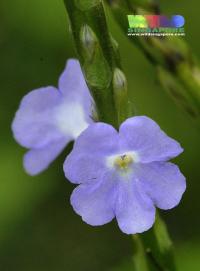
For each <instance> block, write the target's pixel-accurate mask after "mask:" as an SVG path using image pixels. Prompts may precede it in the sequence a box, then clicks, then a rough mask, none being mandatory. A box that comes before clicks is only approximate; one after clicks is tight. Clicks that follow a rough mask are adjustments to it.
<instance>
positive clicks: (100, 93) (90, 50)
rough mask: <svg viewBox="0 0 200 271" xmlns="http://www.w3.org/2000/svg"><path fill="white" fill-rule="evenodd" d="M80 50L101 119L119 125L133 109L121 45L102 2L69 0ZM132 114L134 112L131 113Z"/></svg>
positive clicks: (70, 13)
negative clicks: (109, 29) (110, 31)
mask: <svg viewBox="0 0 200 271" xmlns="http://www.w3.org/2000/svg"><path fill="white" fill-rule="evenodd" d="M64 2H65V5H66V8H67V11H68V15H69V18H70V23H71V29H72V32H73V36H74V40H75V44H76V49H77V53H78V56H79V60H80V63H81V66H82V69H83V72H84V75H85V79H86V82H87V84H88V87H89V89H90V91H91V93H92V95H93V97H94V100H95V102H96V106H97V111H98V115H99V119H100V120H101V121H104V122H107V123H111V124H112V125H114V126H115V127H118V125H119V122H122V121H123V120H125V118H127V115H128V114H129V110H128V107H127V104H128V95H127V89H126V87H123V86H122V85H120V84H125V83H123V82H122V81H123V79H120V78H119V77H120V76H122V72H121V73H120V75H117V76H116V72H115V71H119V70H121V64H120V61H119V55H118V49H117V47H118V45H117V43H116V41H115V40H114V39H113V38H112V37H111V35H110V33H109V32H108V31H107V25H106V20H105V15H104V10H103V6H102V1H100V0H91V1H89V0H88V1H79V0H72V1H67V0H65V1H64ZM114 96H115V97H116V99H114ZM130 113H131V112H130Z"/></svg>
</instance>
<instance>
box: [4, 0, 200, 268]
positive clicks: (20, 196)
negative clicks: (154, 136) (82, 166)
mask: <svg viewBox="0 0 200 271" xmlns="http://www.w3.org/2000/svg"><path fill="white" fill-rule="evenodd" d="M160 2H161V3H162V7H163V11H164V13H165V14H166V15H172V14H181V15H183V16H184V17H185V18H186V37H185V39H186V40H187V41H188V43H189V44H190V47H191V50H192V51H193V52H194V53H195V54H196V55H197V57H198V58H199V59H200V50H199V48H200V39H199V32H198V31H199V29H198V26H199V14H198V13H199V8H200V3H199V2H197V1H196V0H190V1H189V2H188V1H186V0H182V1H181V3H180V1H171V2H170V3H169V1H160ZM163 2H164V3H163ZM108 22H109V27H110V30H111V32H112V34H113V36H114V37H115V39H116V40H117V41H118V42H119V45H120V52H121V57H122V62H123V66H124V70H125V72H126V75H127V78H128V83H129V93H130V98H131V101H132V103H133V106H134V107H135V110H136V113H137V114H138V115H142V114H145V115H147V116H149V117H152V118H153V119H155V120H156V121H157V122H158V123H159V125H160V126H161V127H162V129H163V130H165V131H166V132H167V133H168V134H169V135H170V136H171V137H173V138H175V139H176V140H178V141H179V142H181V145H182V146H183V148H184V149H185V152H184V153H183V154H182V155H181V156H180V157H179V158H177V159H176V163H177V164H178V165H179V166H180V168H181V171H182V172H183V173H184V175H186V177H187V185H188V188H187V192H186V194H185V195H184V199H183V201H182V202H181V204H180V205H179V206H178V207H177V208H176V209H174V210H171V211H169V212H162V216H163V218H164V220H165V221H166V222H167V224H168V227H169V230H170V233H171V236H172V238H173V240H174V243H175V251H176V254H177V261H178V265H179V270H181V271H188V270H191V271H197V270H200V259H199V255H200V215H199V209H200V208H199V207H200V204H199V203H200V197H199V192H200V181H199V179H200V178H199V177H200V174H199V151H200V147H199V134H200V132H199V131H198V130H197V128H196V123H195V122H194V121H192V120H191V119H190V117H188V116H187V115H186V113H184V112H183V111H182V110H181V109H180V108H178V107H176V105H175V104H174V103H173V101H172V100H171V99H170V98H169V97H168V95H167V94H166V93H165V91H164V90H163V88H162V87H161V86H160V85H159V84H158V83H157V80H156V73H155V70H154V68H153V67H152V66H151V65H150V64H149V63H148V62H147V61H146V59H145V58H144V56H143V55H142V54H141V52H140V51H138V49H136V48H135V47H134V46H133V45H132V44H130V43H129V42H128V40H127V39H126V37H124V36H123V34H122V33H121V31H120V29H119V28H118V27H117V25H116V23H115V22H114V21H113V18H112V16H111V15H110V14H109V13H108ZM74 56H75V52H74V49H73V41H72V40H71V36H70V33H69V25H68V21H67V15H66V11H65V8H64V4H63V2H62V0H42V1H41V0H29V1H27V0H12V1H7V0H1V1H0V124H1V128H0V138H1V140H0V154H1V155H0V270H5V271H12V270H22V271H23V270H26V271H36V270H37V271H47V270H48V271H57V270H58V271H64V270H68V271H72V270H75V271H79V270H80V271H93V270H95V271H98V270H115V267H117V266H118V265H121V264H122V266H124V267H123V268H121V269H120V270H131V269H130V268H129V265H128V264H126V262H129V261H130V259H131V255H132V243H131V238H130V237H129V236H127V235H124V234H123V233H122V232H120V231H119V229H118V227H117V226H116V222H115V221H113V222H112V223H110V224H109V225H106V226H103V227H97V228H95V227H91V226H88V225H86V224H84V223H83V222H82V221H81V219H80V217H78V216H77V215H76V214H75V213H74V212H73V210H72V208H71V206H70V204H69V197H70V193H71V191H72V189H73V187H74V186H73V185H72V184H70V183H68V182H67V181H66V180H65V178H64V175H63V171H62V163H63V161H64V159H65V156H66V154H67V150H65V151H64V152H63V154H62V155H61V156H60V157H59V159H58V160H57V161H56V162H55V163H54V164H53V165H52V166H51V167H50V168H49V169H48V170H47V171H45V172H44V173H42V174H41V175H39V176H37V177H30V176H28V175H27V174H26V173H25V172H24V170H23V167H22V157H23V153H24V152H25V150H24V149H22V148H21V147H20V146H18V145H17V143H16V142H15V141H14V139H13V137H12V133H11V129H10V126H11V122H12V119H13V117H14V114H15V111H16V110H17V108H18V105H19V102H20V100H21V98H22V97H23V96H24V95H25V94H26V93H27V92H29V91H30V90H33V89H36V88H39V87H41V86H47V85H55V86H56V85H57V80H58V77H59V75H60V73H61V71H62V70H63V68H64V66H65V62H66V60H67V59H68V58H70V57H74ZM117 270H118V269H117ZM141 271H142V270H141Z"/></svg>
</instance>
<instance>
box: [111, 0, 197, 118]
mask: <svg viewBox="0 0 200 271" xmlns="http://www.w3.org/2000/svg"><path fill="white" fill-rule="evenodd" d="M106 2H107V3H108V5H109V6H110V7H111V10H112V12H113V14H114V17H115V18H116V21H117V22H118V24H119V25H120V27H121V28H122V30H123V32H124V33H125V34H126V35H127V31H128V27H129V26H128V20H127V15H131V14H149V13H152V14H158V13H159V12H160V8H159V5H158V1H155V0H141V1H140V0H112V1H111V0H107V1H106ZM127 37H128V36H127ZM130 41H131V42H132V43H134V44H135V45H136V46H137V47H138V48H139V49H140V50H141V51H142V52H143V54H144V55H145V56H146V58H147V59H148V60H149V61H150V62H151V63H152V64H153V65H154V67H156V68H158V69H157V70H160V69H162V71H163V73H165V74H167V76H168V77H170V81H171V83H170V87H168V85H167V84H166V83H165V77H163V76H160V74H159V76H158V78H159V80H160V82H161V84H162V85H164V86H165V89H166V90H167V92H168V93H169V94H170V96H171V97H173V99H174V100H175V101H176V103H177V104H178V105H180V106H181V107H182V108H183V109H184V110H185V111H186V112H187V113H189V114H190V115H191V116H192V117H194V118H197V117H199V116H200V79H199V78H200V67H199V65H198V63H197V62H196V61H195V57H194V56H193V54H192V53H191V50H190V49H189V47H188V45H187V44H186V42H185V41H184V40H183V38H178V37H173V38H172V37H163V38H158V37H146V38H145V37H134V38H133V37H130ZM171 85H173V88H171ZM176 86H179V87H178V88H176ZM174 93H175V95H174ZM177 94H178V95H177Z"/></svg>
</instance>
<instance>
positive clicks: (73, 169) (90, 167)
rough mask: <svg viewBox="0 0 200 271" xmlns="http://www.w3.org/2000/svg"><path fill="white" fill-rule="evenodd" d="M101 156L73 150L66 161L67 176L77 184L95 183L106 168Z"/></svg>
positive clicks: (65, 170)
mask: <svg viewBox="0 0 200 271" xmlns="http://www.w3.org/2000/svg"><path fill="white" fill-rule="evenodd" d="M101 158H102V157H96V156H95V157H94V156H93V155H91V154H89V155H85V154H78V153H77V152H74V151H72V152H71V153H70V154H69V155H68V156H67V158H66V160H65V162H64V166H63V168H64V172H65V177H66V178H67V179H68V180H69V181H70V182H71V183H75V184H80V183H86V182H87V183H88V182H93V183H94V181H95V180H97V179H98V178H99V176H100V175H101V174H102V173H104V172H105V170H106V169H105V166H104V163H103V159H101Z"/></svg>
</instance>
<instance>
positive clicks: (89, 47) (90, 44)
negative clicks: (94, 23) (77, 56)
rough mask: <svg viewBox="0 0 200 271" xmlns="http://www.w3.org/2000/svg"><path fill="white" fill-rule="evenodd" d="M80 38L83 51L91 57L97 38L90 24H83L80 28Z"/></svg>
mask: <svg viewBox="0 0 200 271" xmlns="http://www.w3.org/2000/svg"><path fill="white" fill-rule="evenodd" d="M80 39H81V43H82V46H83V48H84V50H85V52H86V53H87V55H88V56H90V57H92V56H93V54H94V51H95V48H96V45H97V41H98V40H97V37H96V35H95V33H94V32H93V30H92V29H91V27H90V26H88V25H84V26H83V27H82V28H81V32H80Z"/></svg>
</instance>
